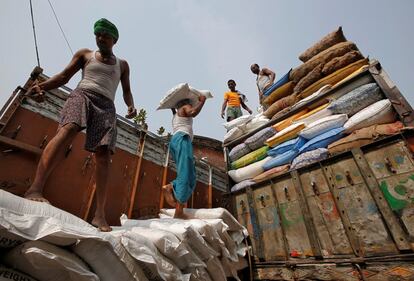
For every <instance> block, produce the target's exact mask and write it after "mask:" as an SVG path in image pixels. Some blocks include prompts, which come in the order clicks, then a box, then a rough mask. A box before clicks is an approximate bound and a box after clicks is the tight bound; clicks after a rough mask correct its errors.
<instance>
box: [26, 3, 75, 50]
mask: <svg viewBox="0 0 414 281" xmlns="http://www.w3.org/2000/svg"><path fill="white" fill-rule="evenodd" d="M31 2H32V1H31V0H30V3H31ZM47 2H49V5H50V8H51V9H52V11H53V14H54V15H55V19H56V22H57V24H58V25H59V28H60V31H61V32H62V35H63V38H65V41H66V44H67V45H68V47H69V50H70V52H71V53H72V56H73V50H72V48H71V47H70V44H69V41H68V39H67V38H66V35H65V32H64V31H63V28H62V26H61V25H60V22H59V19H58V17H57V15H56V12H55V9H54V8H53V5H52V3H51V2H50V0H47Z"/></svg>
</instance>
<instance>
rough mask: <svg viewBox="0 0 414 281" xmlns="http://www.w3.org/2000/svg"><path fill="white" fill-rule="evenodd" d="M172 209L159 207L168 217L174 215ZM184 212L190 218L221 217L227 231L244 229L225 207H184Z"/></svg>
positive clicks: (206, 218)
mask: <svg viewBox="0 0 414 281" xmlns="http://www.w3.org/2000/svg"><path fill="white" fill-rule="evenodd" d="M174 211H175V210H174V209H161V210H160V213H161V214H164V215H167V216H169V217H173V216H174ZM184 212H185V214H186V216H188V218H190V219H201V220H208V219H221V220H223V222H224V223H225V224H226V225H227V226H228V230H229V231H239V230H244V229H245V228H244V226H242V225H241V224H240V223H239V222H238V221H237V220H236V218H235V217H233V215H232V214H231V213H230V212H229V211H228V210H226V209H225V208H212V209H189V208H185V209H184Z"/></svg>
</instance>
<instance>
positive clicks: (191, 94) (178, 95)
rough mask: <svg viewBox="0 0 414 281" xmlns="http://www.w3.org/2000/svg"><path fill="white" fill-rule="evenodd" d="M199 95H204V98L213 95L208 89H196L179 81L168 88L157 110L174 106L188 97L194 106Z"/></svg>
mask: <svg viewBox="0 0 414 281" xmlns="http://www.w3.org/2000/svg"><path fill="white" fill-rule="evenodd" d="M201 95H203V96H205V97H206V98H212V97H213V95H212V94H211V92H210V91H207V90H197V89H195V88H193V87H191V86H189V85H188V84H187V83H180V84H178V85H177V86H175V87H173V88H172V89H170V90H169V91H168V92H167V94H166V95H165V96H164V97H163V98H162V99H161V101H160V104H159V106H158V108H157V110H159V109H169V108H175V107H176V105H177V103H178V102H179V101H181V100H184V99H189V100H190V103H191V104H192V105H193V106H194V105H196V104H197V103H198V98H199V96H201Z"/></svg>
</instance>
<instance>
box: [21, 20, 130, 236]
mask: <svg viewBox="0 0 414 281" xmlns="http://www.w3.org/2000/svg"><path fill="white" fill-rule="evenodd" d="M94 34H95V36H96V44H97V46H98V50H96V51H92V50H89V49H81V50H79V51H77V52H76V53H75V54H74V56H73V58H72V60H71V62H70V63H69V65H68V66H67V67H66V68H65V69H64V70H63V71H62V72H60V73H58V74H56V75H54V76H53V77H51V78H49V79H48V80H46V81H44V82H42V83H39V84H35V85H33V86H32V87H30V88H29V89H28V93H27V95H28V96H30V97H32V98H33V99H34V100H36V101H38V102H42V101H43V100H44V93H43V91H47V90H51V89H55V88H58V87H60V86H62V85H64V84H66V83H67V82H68V81H69V80H70V78H72V77H73V75H75V73H77V72H78V71H79V70H80V69H82V80H81V81H80V82H79V84H78V86H77V87H76V89H75V90H73V91H72V92H71V93H70V95H69V96H68V99H67V100H66V103H65V105H64V107H63V109H62V112H61V118H60V122H59V128H58V131H57V133H56V135H55V136H54V138H53V139H51V140H50V142H49V143H48V144H47V146H46V147H45V149H44V151H43V154H42V156H41V158H40V160H39V164H38V167H37V171H36V175H35V178H34V181H33V183H32V185H31V186H30V188H29V189H28V190H27V192H26V194H25V197H26V198H27V199H30V200H33V201H40V202H48V201H47V200H46V199H45V198H44V197H43V187H44V185H45V183H46V181H47V178H48V176H49V175H50V174H51V172H52V171H53V169H54V168H55V167H56V166H57V164H58V163H59V162H60V161H61V160H62V159H63V157H64V153H65V149H66V147H67V146H68V145H69V144H70V143H71V142H72V141H73V139H74V138H75V136H76V135H77V133H78V132H80V131H81V130H82V129H84V128H86V142H85V149H86V150H88V151H91V152H94V153H95V159H96V197H97V198H96V199H97V200H96V202H97V206H96V212H95V216H94V218H93V220H92V224H93V225H94V226H96V227H98V228H99V229H100V230H101V231H111V228H110V226H109V225H108V223H107V222H106V218H105V202H106V194H107V178H108V172H109V162H110V154H111V153H114V150H115V143H116V113H115V105H114V99H115V92H116V89H117V87H118V84H119V82H120V81H121V85H122V90H123V98H124V101H125V103H126V105H127V106H128V113H127V115H126V116H125V117H126V118H133V117H134V116H136V113H137V112H136V109H135V107H134V100H133V97H132V93H131V88H130V81H129V66H128V63H127V62H126V61H125V60H122V59H119V58H117V57H116V56H115V55H114V54H113V52H112V48H113V46H114V45H115V43H116V42H117V41H118V37H119V35H118V29H117V28H116V26H115V25H114V24H113V23H111V22H110V21H108V20H107V19H100V20H98V21H97V22H96V23H95V25H94Z"/></svg>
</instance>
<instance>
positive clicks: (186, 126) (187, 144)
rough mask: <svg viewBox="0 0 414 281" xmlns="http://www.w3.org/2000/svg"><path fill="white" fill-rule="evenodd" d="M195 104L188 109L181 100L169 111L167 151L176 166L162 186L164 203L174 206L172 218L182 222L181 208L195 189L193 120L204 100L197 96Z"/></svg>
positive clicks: (188, 104) (186, 103) (183, 215)
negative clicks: (169, 131)
mask: <svg viewBox="0 0 414 281" xmlns="http://www.w3.org/2000/svg"><path fill="white" fill-rule="evenodd" d="M198 100H199V101H198V103H197V104H195V105H194V106H193V105H191V102H190V100H189V99H184V100H181V101H179V102H178V103H177V105H176V108H175V109H174V108H172V109H171V111H172V113H173V119H172V126H173V136H172V138H171V141H170V145H169V149H170V152H171V155H172V157H173V159H174V161H175V163H176V165H177V178H176V179H175V180H173V181H172V182H171V183H170V184H167V185H165V186H163V188H162V189H163V193H164V197H165V200H166V201H167V203H168V204H169V205H171V206H175V213H174V217H175V218H182V219H185V218H186V216H185V214H184V205H185V203H186V202H187V201H188V199H189V198H190V197H191V194H192V193H193V191H194V188H195V185H196V171H195V163H194V156H193V145H192V140H193V118H194V117H196V116H197V115H198V114H199V113H200V111H201V109H202V108H203V106H204V103H205V101H206V97H205V96H203V95H200V96H199V98H198Z"/></svg>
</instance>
